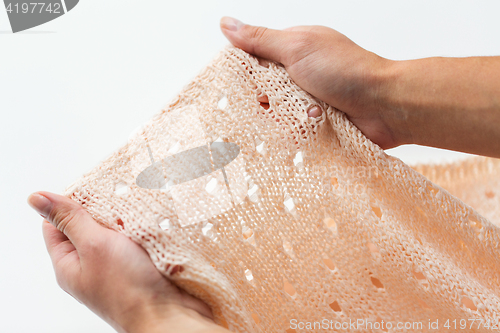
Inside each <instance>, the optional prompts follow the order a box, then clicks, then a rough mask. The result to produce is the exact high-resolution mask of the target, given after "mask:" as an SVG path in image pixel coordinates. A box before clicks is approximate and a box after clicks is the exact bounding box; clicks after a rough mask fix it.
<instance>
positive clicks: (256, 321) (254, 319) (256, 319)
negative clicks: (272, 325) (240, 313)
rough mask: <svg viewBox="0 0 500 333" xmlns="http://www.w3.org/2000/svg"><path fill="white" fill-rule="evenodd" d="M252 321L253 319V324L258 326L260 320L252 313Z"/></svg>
mask: <svg viewBox="0 0 500 333" xmlns="http://www.w3.org/2000/svg"><path fill="white" fill-rule="evenodd" d="M252 319H253V321H255V323H256V324H257V325H259V324H260V318H259V316H258V315H257V314H256V313H252Z"/></svg>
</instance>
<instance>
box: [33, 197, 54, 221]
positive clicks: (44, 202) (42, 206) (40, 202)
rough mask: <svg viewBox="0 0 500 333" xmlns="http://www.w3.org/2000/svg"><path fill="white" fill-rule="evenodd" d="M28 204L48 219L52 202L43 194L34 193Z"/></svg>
mask: <svg viewBox="0 0 500 333" xmlns="http://www.w3.org/2000/svg"><path fill="white" fill-rule="evenodd" d="M28 204H29V205H30V206H31V208H33V209H34V210H36V212H37V213H38V214H40V215H42V217H43V218H44V219H46V218H47V217H48V216H49V214H50V211H51V210H52V202H51V201H50V200H49V199H47V198H46V197H44V196H43V195H41V194H38V193H33V194H31V195H30V196H29V197H28Z"/></svg>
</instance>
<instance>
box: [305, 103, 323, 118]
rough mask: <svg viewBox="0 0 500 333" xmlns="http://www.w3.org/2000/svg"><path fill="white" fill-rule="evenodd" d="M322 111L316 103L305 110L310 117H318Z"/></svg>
mask: <svg viewBox="0 0 500 333" xmlns="http://www.w3.org/2000/svg"><path fill="white" fill-rule="evenodd" d="M322 113H323V111H322V110H321V108H320V107H319V106H317V105H315V106H313V107H312V108H310V109H309V111H307V115H308V116H309V117H311V118H316V117H319V116H321V114H322Z"/></svg>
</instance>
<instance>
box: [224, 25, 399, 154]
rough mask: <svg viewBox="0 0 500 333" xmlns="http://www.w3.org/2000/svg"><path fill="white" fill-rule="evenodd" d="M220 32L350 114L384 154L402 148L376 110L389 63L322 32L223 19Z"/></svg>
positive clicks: (340, 37) (315, 28)
mask: <svg viewBox="0 0 500 333" xmlns="http://www.w3.org/2000/svg"><path fill="white" fill-rule="evenodd" d="M221 29H222V32H223V33H224V35H225V36H226V37H227V38H228V39H229V41H230V42H231V43H232V44H233V45H235V46H236V47H239V48H241V49H242V50H244V51H246V52H248V53H251V54H254V55H256V56H258V57H260V58H264V59H269V60H272V61H276V62H279V63H281V64H283V65H284V66H285V68H286V70H287V72H288V73H289V74H290V76H291V77H292V79H293V80H294V81H295V83H296V84H297V85H299V86H300V87H301V88H302V89H304V90H306V91H308V92H309V93H311V94H312V95H314V96H316V97H317V98H319V99H321V100H323V101H324V102H326V103H328V104H330V105H332V106H334V107H335V108H337V109H339V110H341V111H343V112H345V113H346V115H347V117H348V118H349V120H351V121H352V122H353V123H354V125H356V126H357V127H358V128H359V129H360V130H361V131H362V132H363V133H364V134H365V135H366V136H367V137H368V138H369V139H371V140H372V141H373V142H375V143H377V144H379V145H380V146H381V147H382V148H384V149H385V148H391V147H395V146H397V145H399V144H401V142H400V141H399V138H398V137H397V136H396V135H395V133H393V131H392V128H391V126H390V125H391V124H390V122H389V120H390V119H388V115H386V114H383V113H382V112H380V107H379V105H377V95H378V90H379V89H380V78H381V77H382V76H383V73H384V71H385V70H386V69H387V68H388V66H389V64H390V61H389V60H387V59H384V58H381V57H379V56H377V55H376V54H374V53H372V52H369V51H366V50H365V49H363V48H361V47H359V46H358V45H356V44H355V43H354V42H352V41H351V40H350V39H348V38H347V37H346V36H344V35H342V34H341V33H339V32H337V31H335V30H333V29H330V28H327V27H323V26H298V27H293V28H287V29H284V30H272V29H268V28H264V27H254V26H250V25H246V24H243V23H241V22H239V21H237V20H234V19H232V18H228V17H224V18H222V20H221ZM311 116H317V115H311Z"/></svg>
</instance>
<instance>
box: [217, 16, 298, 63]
mask: <svg viewBox="0 0 500 333" xmlns="http://www.w3.org/2000/svg"><path fill="white" fill-rule="evenodd" d="M220 27H221V30H222V33H223V34H224V36H226V38H227V39H229V41H230V42H231V44H233V45H234V46H236V47H238V48H240V49H242V50H243V51H245V52H248V53H251V54H253V55H256V56H258V57H261V58H265V59H269V60H272V61H276V62H280V63H282V64H283V65H285V66H286V58H285V55H286V46H287V45H289V43H288V42H289V40H290V33H289V32H288V31H281V30H274V29H269V28H264V27H255V26H252V25H248V24H244V23H242V22H240V21H238V20H237V19H234V18H232V17H227V16H224V17H223V18H222V19H221V20H220Z"/></svg>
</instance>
